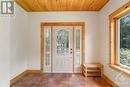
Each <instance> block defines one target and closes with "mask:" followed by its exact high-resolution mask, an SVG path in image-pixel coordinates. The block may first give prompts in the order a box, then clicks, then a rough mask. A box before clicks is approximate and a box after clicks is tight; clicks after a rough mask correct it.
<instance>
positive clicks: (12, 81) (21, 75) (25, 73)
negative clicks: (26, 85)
mask: <svg viewBox="0 0 130 87" xmlns="http://www.w3.org/2000/svg"><path fill="white" fill-rule="evenodd" d="M37 73H42V72H41V70H26V71H24V72H22V73H21V74H19V75H17V76H16V77H14V78H13V79H11V80H10V85H13V84H14V83H15V82H17V81H18V80H19V79H21V78H22V77H24V76H26V75H27V74H37Z"/></svg>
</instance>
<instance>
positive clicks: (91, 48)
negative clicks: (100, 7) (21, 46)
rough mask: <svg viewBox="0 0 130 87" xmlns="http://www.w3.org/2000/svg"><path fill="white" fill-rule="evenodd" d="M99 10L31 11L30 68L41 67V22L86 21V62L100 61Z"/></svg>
mask: <svg viewBox="0 0 130 87" xmlns="http://www.w3.org/2000/svg"><path fill="white" fill-rule="evenodd" d="M98 17H99V13H98V12H42V13H40V12H35V13H29V23H30V24H29V29H30V34H29V35H30V36H29V38H30V43H29V59H28V68H29V69H40V23H41V22H85V24H86V25H85V38H86V39H85V45H86V47H85V55H86V56H85V58H86V62H99V58H100V54H99V19H98Z"/></svg>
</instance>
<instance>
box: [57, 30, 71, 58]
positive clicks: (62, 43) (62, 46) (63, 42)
mask: <svg viewBox="0 0 130 87" xmlns="http://www.w3.org/2000/svg"><path fill="white" fill-rule="evenodd" d="M69 37H70V36H69V31H66V30H58V31H56V38H57V40H56V42H57V43H56V48H57V55H58V56H65V55H68V54H69Z"/></svg>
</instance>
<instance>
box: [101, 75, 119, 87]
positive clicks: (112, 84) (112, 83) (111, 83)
mask: <svg viewBox="0 0 130 87" xmlns="http://www.w3.org/2000/svg"><path fill="white" fill-rule="evenodd" d="M102 78H103V79H105V80H106V81H107V82H108V83H109V84H110V85H111V86H112V87H119V86H118V85H117V84H116V83H115V82H113V81H112V80H110V79H109V78H108V77H107V76H106V75H104V74H103V76H102Z"/></svg>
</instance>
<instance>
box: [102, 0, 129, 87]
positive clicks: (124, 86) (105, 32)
mask: <svg viewBox="0 0 130 87" xmlns="http://www.w3.org/2000/svg"><path fill="white" fill-rule="evenodd" d="M128 1H129V0H110V1H109V3H108V4H107V5H106V6H105V7H104V8H103V9H102V10H101V11H100V35H101V36H100V39H101V43H100V48H101V53H100V55H101V60H100V61H101V63H103V64H104V65H105V67H104V73H105V75H107V76H108V77H109V78H110V79H111V80H113V81H114V82H116V83H117V84H118V85H119V86H120V87H130V78H127V77H126V76H125V77H124V79H122V81H119V82H118V81H117V80H116V77H117V75H118V74H119V73H118V72H117V71H115V70H113V69H111V68H110V67H109V66H108V63H109V15H110V14H111V13H113V12H114V11H116V10H117V9H119V7H121V6H123V5H124V4H125V3H127V2H128Z"/></svg>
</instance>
